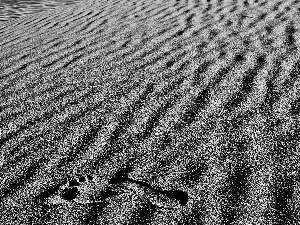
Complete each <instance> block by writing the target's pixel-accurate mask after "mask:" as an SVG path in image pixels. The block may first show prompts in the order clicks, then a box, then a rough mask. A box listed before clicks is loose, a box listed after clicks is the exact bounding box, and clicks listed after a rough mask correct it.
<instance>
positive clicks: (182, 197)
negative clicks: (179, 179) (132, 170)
mask: <svg viewBox="0 0 300 225" xmlns="http://www.w3.org/2000/svg"><path fill="white" fill-rule="evenodd" d="M110 183H111V184H114V185H117V184H119V185H120V184H122V185H123V186H124V187H125V189H130V190H133V191H134V192H135V194H137V195H141V196H140V197H141V198H142V199H143V200H144V201H146V202H149V203H150V204H152V205H153V206H156V207H158V208H160V209H178V208H180V207H184V206H186V205H187V203H188V200H189V194H188V193H187V192H185V191H181V190H160V189H156V188H154V187H152V186H151V185H150V184H148V183H146V182H143V181H138V180H134V179H131V178H129V177H128V176H127V175H126V174H124V173H122V171H119V172H118V173H116V175H115V177H113V178H112V179H111V181H110ZM139 193H140V194H139ZM141 193H142V194H141Z"/></svg>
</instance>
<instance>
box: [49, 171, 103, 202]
mask: <svg viewBox="0 0 300 225" xmlns="http://www.w3.org/2000/svg"><path fill="white" fill-rule="evenodd" d="M97 189H98V190H101V187H100V186H99V185H97V182H96V181H95V178H94V177H93V176H91V175H86V176H79V177H76V178H73V179H71V180H69V181H68V182H67V183H66V184H65V185H62V187H61V188H60V189H59V191H58V193H56V194H55V195H54V196H52V197H51V198H49V199H48V201H47V202H48V204H54V205H57V204H68V203H79V204H88V203H95V202H96V201H95V199H94V198H93V195H94V194H95V192H96V190H97Z"/></svg>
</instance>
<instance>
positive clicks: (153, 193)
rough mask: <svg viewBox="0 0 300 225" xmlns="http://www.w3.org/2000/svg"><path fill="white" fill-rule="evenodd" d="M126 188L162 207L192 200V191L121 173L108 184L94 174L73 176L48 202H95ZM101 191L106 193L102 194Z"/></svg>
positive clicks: (183, 204)
mask: <svg viewBox="0 0 300 225" xmlns="http://www.w3.org/2000/svg"><path fill="white" fill-rule="evenodd" d="M126 192H127V193H131V194H134V195H137V196H139V197H140V198H141V199H142V200H143V201H144V202H147V203H148V204H151V205H153V206H154V207H157V208H158V209H179V208H181V207H184V206H186V204H187V203H188V200H189V195H188V193H187V192H185V191H181V190H159V189H155V188H153V187H152V186H151V185H150V184H148V183H146V182H143V181H137V180H134V179H131V178H129V177H127V176H123V175H121V176H120V175H118V174H117V176H116V177H115V178H113V179H112V180H111V181H110V182H109V184H108V186H105V187H102V186H101V185H100V184H99V182H97V181H96V179H95V177H93V176H91V175H87V176H80V177H77V178H74V179H71V180H69V181H68V182H67V183H66V184H65V185H63V186H62V187H61V188H60V190H59V192H58V193H57V194H56V195H55V196H53V197H51V198H50V199H48V201H47V202H48V204H52V205H58V204H72V203H77V204H94V203H101V202H103V201H105V200H106V199H107V198H110V197H112V196H113V195H118V194H122V193H126ZM99 193H101V194H102V195H103V196H101V195H100V197H99ZM96 195H97V196H98V197H97V199H96V197H95V196H96Z"/></svg>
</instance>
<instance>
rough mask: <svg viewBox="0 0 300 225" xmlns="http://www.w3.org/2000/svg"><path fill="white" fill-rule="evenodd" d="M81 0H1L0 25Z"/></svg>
mask: <svg viewBox="0 0 300 225" xmlns="http://www.w3.org/2000/svg"><path fill="white" fill-rule="evenodd" d="M80 2H82V1H81V0H1V1H0V23H2V22H6V21H10V20H14V19H18V18H21V19H22V18H23V17H24V16H27V15H32V14H35V13H36V12H42V11H49V10H52V9H57V8H60V7H65V6H69V7H70V5H74V4H76V3H80Z"/></svg>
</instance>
